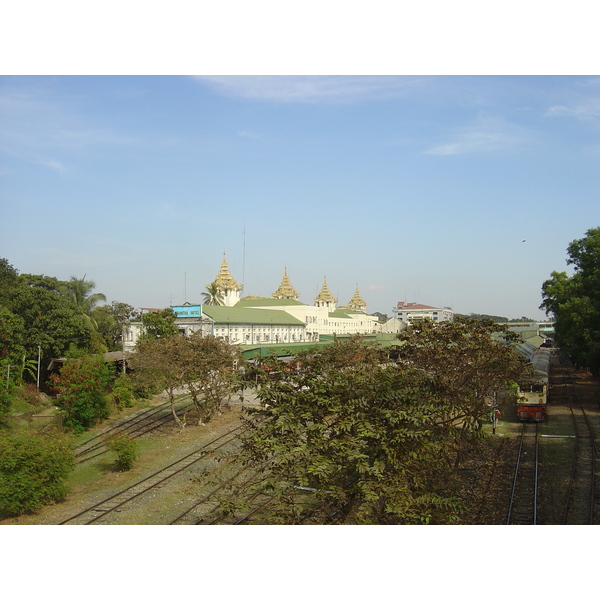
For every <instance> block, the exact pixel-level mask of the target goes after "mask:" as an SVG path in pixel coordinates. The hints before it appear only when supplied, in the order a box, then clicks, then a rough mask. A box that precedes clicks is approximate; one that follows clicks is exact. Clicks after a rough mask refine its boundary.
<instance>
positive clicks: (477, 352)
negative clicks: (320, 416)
mask: <svg viewBox="0 0 600 600" xmlns="http://www.w3.org/2000/svg"><path fill="white" fill-rule="evenodd" d="M397 337H398V339H399V342H400V345H399V347H398V349H397V355H398V358H399V360H400V361H402V362H405V363H407V364H410V365H412V366H413V367H416V368H417V369H419V370H420V371H421V372H422V373H423V374H424V376H425V378H426V381H427V389H428V390H429V392H430V393H431V394H432V397H433V398H434V399H435V401H436V402H437V404H438V406H439V409H440V411H441V413H440V414H441V415H442V419H441V420H440V421H439V423H438V426H440V427H444V428H445V429H446V432H447V434H448V439H449V440H450V441H451V444H450V445H451V447H452V448H453V451H454V454H455V463H456V464H457V465H458V463H459V462H460V460H461V458H462V455H463V454H464V453H465V452H468V451H469V449H471V448H473V446H474V445H476V443H477V439H478V435H477V434H478V432H479V431H480V429H481V424H482V422H483V421H485V420H487V418H488V416H489V413H490V406H489V405H490V404H491V403H493V402H494V400H495V399H496V398H497V397H498V395H499V393H500V392H504V391H505V390H506V389H507V387H508V386H510V384H512V383H513V382H515V381H517V380H518V379H519V378H520V377H522V376H523V375H524V374H525V373H526V372H527V370H528V366H527V364H526V363H525V362H524V361H522V360H521V358H520V357H519V356H518V354H517V353H516V352H515V351H514V350H513V348H512V344H514V343H515V342H517V341H518V339H519V338H518V335H517V334H515V333H512V332H510V331H508V328H507V326H506V325H502V324H499V323H494V322H492V321H491V320H485V319H483V320H472V319H469V318H463V319H458V320H457V321H452V322H451V321H445V322H443V323H433V322H431V321H422V322H417V323H413V325H412V326H411V327H410V328H408V329H407V330H406V331H403V332H402V333H399V334H398V336H397Z"/></svg>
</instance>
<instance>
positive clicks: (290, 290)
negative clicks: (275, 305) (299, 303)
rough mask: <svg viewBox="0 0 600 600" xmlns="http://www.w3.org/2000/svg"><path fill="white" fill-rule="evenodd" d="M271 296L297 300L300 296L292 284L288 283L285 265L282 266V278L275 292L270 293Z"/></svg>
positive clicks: (279, 298)
mask: <svg viewBox="0 0 600 600" xmlns="http://www.w3.org/2000/svg"><path fill="white" fill-rule="evenodd" d="M271 296H273V298H277V299H278V300H297V299H298V298H299V297H300V294H299V293H298V292H297V291H296V290H295V289H294V286H293V285H292V284H291V283H290V280H289V278H288V275H287V267H284V268H283V279H282V280H281V283H280V284H279V288H278V289H277V291H276V292H274V293H273V294H271Z"/></svg>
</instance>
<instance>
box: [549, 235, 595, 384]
mask: <svg viewBox="0 0 600 600" xmlns="http://www.w3.org/2000/svg"><path fill="white" fill-rule="evenodd" d="M567 254H568V256H569V258H568V259H567V264H568V265H573V268H574V273H573V275H572V276H568V275H567V273H565V272H557V271H553V272H552V273H551V278H550V279H548V280H546V281H545V282H544V283H543V284H542V298H543V302H542V304H541V306H540V308H542V309H544V310H545V311H546V314H550V313H552V314H553V315H554V320H555V325H554V327H555V332H556V339H557V341H558V343H559V344H560V346H561V348H563V349H564V350H565V351H566V352H567V353H569V354H570V355H571V357H572V358H573V360H574V361H575V362H576V363H577V364H579V365H581V366H585V367H587V368H589V369H590V371H591V372H592V373H593V374H594V375H596V376H598V375H600V227H596V228H594V229H589V230H588V231H587V232H586V235H585V237H584V238H582V239H579V240H574V241H573V242H571V243H570V244H569V246H568V248H567Z"/></svg>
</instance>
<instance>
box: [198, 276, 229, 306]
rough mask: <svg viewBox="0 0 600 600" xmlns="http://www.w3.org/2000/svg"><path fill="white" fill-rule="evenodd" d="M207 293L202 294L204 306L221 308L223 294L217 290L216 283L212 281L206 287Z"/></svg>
mask: <svg viewBox="0 0 600 600" xmlns="http://www.w3.org/2000/svg"><path fill="white" fill-rule="evenodd" d="M206 289H207V290H208V291H206V292H202V300H203V301H204V304H210V305H212V306H223V304H224V302H225V300H224V298H223V292H222V291H221V290H220V289H219V286H218V285H217V282H216V281H213V282H212V283H211V284H210V285H207V286H206Z"/></svg>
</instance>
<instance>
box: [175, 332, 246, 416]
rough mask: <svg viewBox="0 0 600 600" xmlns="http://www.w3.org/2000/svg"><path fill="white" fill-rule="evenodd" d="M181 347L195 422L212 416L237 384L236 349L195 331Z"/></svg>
mask: <svg viewBox="0 0 600 600" xmlns="http://www.w3.org/2000/svg"><path fill="white" fill-rule="evenodd" d="M186 341H187V345H186V346H184V347H183V350H184V353H183V356H181V359H180V360H181V363H182V364H183V365H184V367H185V372H184V382H185V386H186V388H187V390H188V391H189V393H190V395H191V396H192V400H193V402H194V406H195V407H196V411H197V413H198V424H200V423H202V422H203V421H204V422H207V421H210V419H211V418H212V417H213V415H214V414H215V412H216V411H218V410H219V407H220V405H221V402H222V401H223V400H224V399H225V398H226V397H228V396H230V395H231V394H232V393H233V391H234V389H235V386H236V384H237V374H238V371H237V369H236V368H235V367H236V366H237V365H239V364H240V362H241V360H242V356H241V353H240V351H239V349H238V348H236V347H235V346H232V345H231V344H229V343H228V342H226V341H224V340H222V339H220V338H216V337H214V336H212V335H209V336H203V335H202V333H201V332H196V333H195V334H193V335H192V336H191V337H190V338H189V339H188V340H186Z"/></svg>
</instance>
